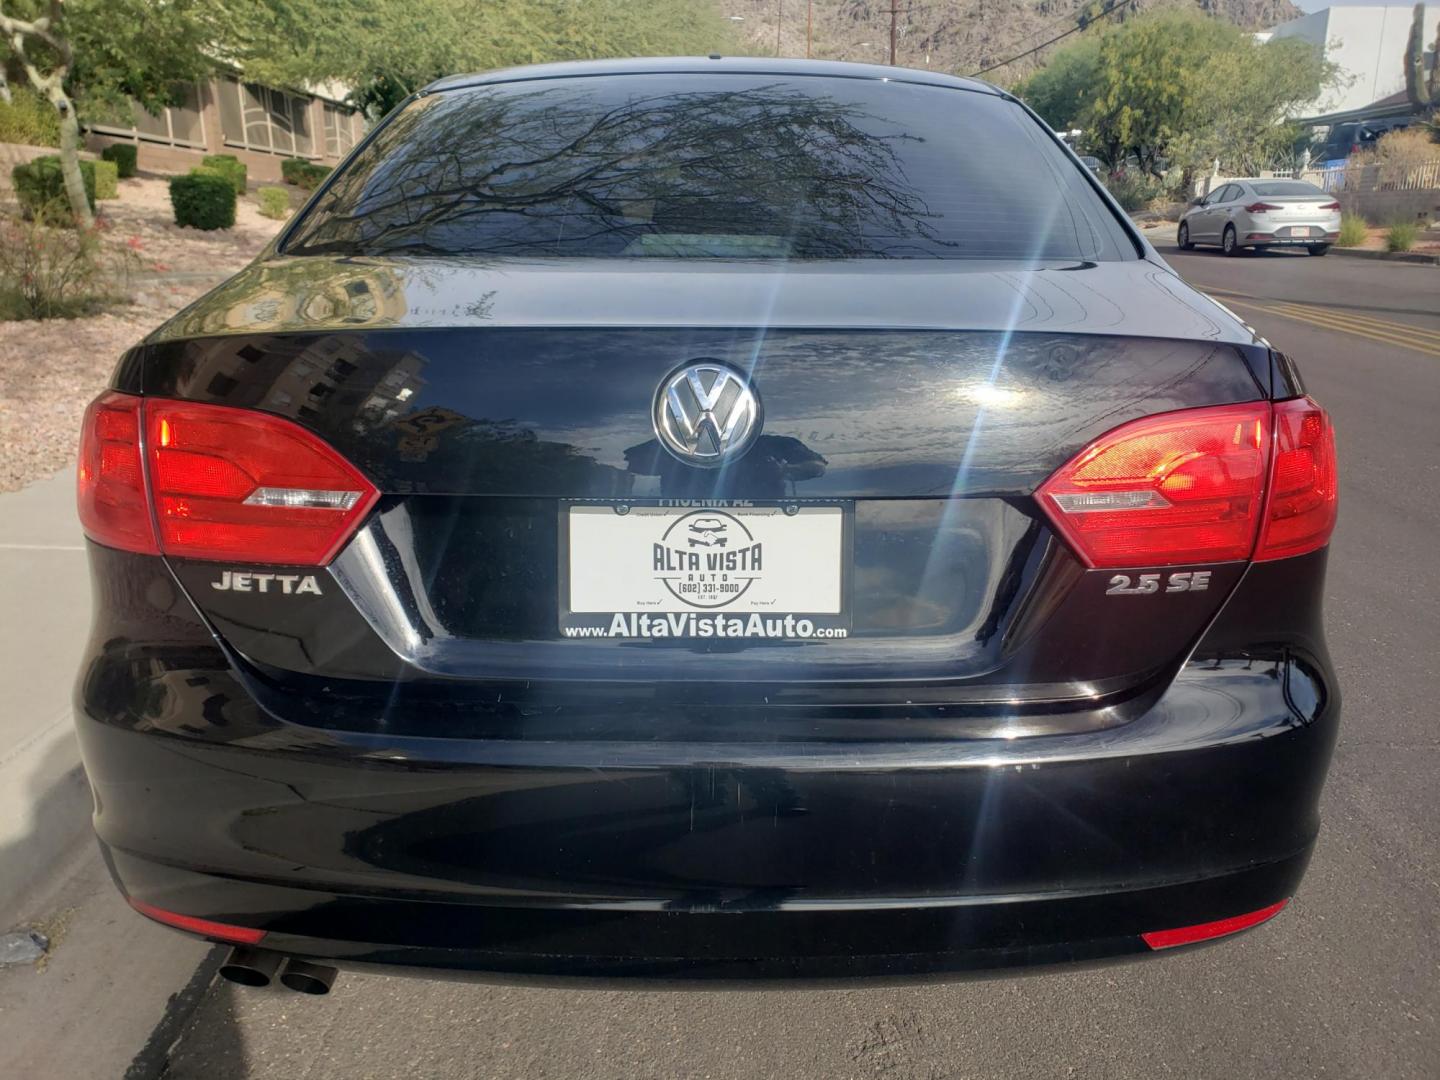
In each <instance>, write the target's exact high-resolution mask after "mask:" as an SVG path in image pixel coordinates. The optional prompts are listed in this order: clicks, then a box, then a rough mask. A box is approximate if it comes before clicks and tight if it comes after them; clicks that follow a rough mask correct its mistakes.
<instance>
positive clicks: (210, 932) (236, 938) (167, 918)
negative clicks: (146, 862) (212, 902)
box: [127, 896, 265, 945]
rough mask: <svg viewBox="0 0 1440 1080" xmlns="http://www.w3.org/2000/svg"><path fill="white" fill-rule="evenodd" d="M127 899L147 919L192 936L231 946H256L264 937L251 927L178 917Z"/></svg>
mask: <svg viewBox="0 0 1440 1080" xmlns="http://www.w3.org/2000/svg"><path fill="white" fill-rule="evenodd" d="M127 899H128V900H129V901H130V906H131V907H132V908H134V909H135V910H136V911H138V912H139V913H140V914H141V915H144V916H145V917H146V918H147V919H154V920H155V921H156V922H158V923H164V924H165V925H166V926H173V927H175V928H176V929H177V930H188V931H190V933H192V934H200V935H202V936H204V937H207V938H213V939H215V940H216V941H228V942H230V943H231V944H232V945H258V944H259V943H260V942H261V941H262V940H264V937H265V931H264V930H256V929H255V928H254V927H251V926H232V925H231V924H230V923H221V922H214V921H213V920H211V919H197V918H196V917H195V916H194V915H180V914H178V913H177V912H174V911H166V910H165V909H164V908H158V907H156V906H155V905H154V904H147V903H145V901H143V900H136V899H135V898H134V897H133V896H131V897H127Z"/></svg>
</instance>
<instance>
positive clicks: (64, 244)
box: [0, 206, 135, 319]
mask: <svg viewBox="0 0 1440 1080" xmlns="http://www.w3.org/2000/svg"><path fill="white" fill-rule="evenodd" d="M70 222H71V219H70V213H69V208H68V207H65V208H62V209H57V208H56V207H54V206H51V207H47V208H42V209H40V210H38V211H37V212H36V213H35V215H34V216H33V217H32V218H31V219H30V220H28V221H21V220H16V219H5V220H3V221H0V319H62V318H74V317H75V316H77V315H88V314H91V313H93V312H95V311H98V310H100V309H101V308H103V307H104V306H105V305H106V304H109V303H113V302H116V301H119V300H122V299H123V298H124V296H125V294H126V293H127V292H128V289H127V288H126V286H127V285H128V282H129V277H130V272H131V270H132V269H133V266H134V262H135V256H134V254H133V253H132V252H129V251H127V250H126V249H124V248H112V247H107V246H106V245H105V244H104V242H103V240H102V233H101V230H100V229H99V228H98V227H91V228H89V229H83V228H82V229H75V228H68V227H61V226H68V225H69V224H70Z"/></svg>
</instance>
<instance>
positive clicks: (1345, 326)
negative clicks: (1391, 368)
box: [1215, 289, 1440, 356]
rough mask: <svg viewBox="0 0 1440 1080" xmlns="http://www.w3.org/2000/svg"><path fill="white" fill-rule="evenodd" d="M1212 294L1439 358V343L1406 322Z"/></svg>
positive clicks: (1229, 302)
mask: <svg viewBox="0 0 1440 1080" xmlns="http://www.w3.org/2000/svg"><path fill="white" fill-rule="evenodd" d="M1215 294H1216V296H1221V297H1223V298H1224V299H1223V302H1224V303H1226V304H1230V305H1234V306H1236V307H1243V308H1249V309H1250V310H1252V311H1263V312H1265V313H1266V314H1268V315H1279V316H1280V317H1281V318H1282V319H1293V320H1294V321H1296V322H1303V323H1308V324H1310V325H1311V326H1315V327H1319V328H1320V329H1323V330H1338V331H1340V332H1341V333H1346V334H1353V335H1354V336H1356V337H1362V338H1365V339H1367V340H1369V341H1375V342H1378V343H1380V344H1382V345H1395V346H1398V347H1400V348H1402V349H1410V350H1412V351H1414V352H1418V353H1423V354H1425V355H1426V356H1440V342H1436V343H1434V344H1432V343H1431V341H1430V340H1428V335H1429V333H1430V332H1429V331H1419V333H1420V334H1423V335H1426V336H1425V337H1423V338H1421V339H1420V340H1417V339H1416V336H1415V334H1416V331H1417V328H1416V327H1412V326H1408V325H1406V324H1405V323H1387V322H1384V321H1383V320H1378V319H1376V320H1367V321H1366V322H1364V323H1361V322H1357V321H1354V320H1352V319H1351V318H1350V317H1349V316H1346V315H1338V314H1332V313H1331V311H1330V309H1324V308H1312V307H1307V306H1305V305H1303V304H1287V303H1275V302H1270V303H1264V302H1260V301H1258V300H1256V299H1254V298H1248V297H1247V298H1242V296H1241V294H1239V293H1229V292H1223V293H1222V292H1221V291H1220V290H1218V289H1217V290H1215ZM1371 323H1380V325H1379V326H1372V325H1371Z"/></svg>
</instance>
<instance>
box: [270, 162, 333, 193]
mask: <svg viewBox="0 0 1440 1080" xmlns="http://www.w3.org/2000/svg"><path fill="white" fill-rule="evenodd" d="M280 175H281V176H283V177H284V178H285V182H286V183H287V184H294V185H295V186H296V187H298V188H300V189H301V190H303V191H314V190H315V189H316V188H317V187H319V186H320V182H321V181H322V180H324V179H325V177H327V176H329V175H330V166H329V165H316V164H315V163H314V162H313V161H306V160H305V159H304V158H286V159H285V160H284V161H282V162H280Z"/></svg>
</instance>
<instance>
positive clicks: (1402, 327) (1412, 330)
mask: <svg viewBox="0 0 1440 1080" xmlns="http://www.w3.org/2000/svg"><path fill="white" fill-rule="evenodd" d="M1285 306H1287V307H1293V308H1296V309H1301V310H1308V311H1316V310H1318V311H1320V312H1321V313H1322V314H1326V315H1338V316H1343V317H1344V318H1345V319H1346V320H1347V321H1348V322H1353V323H1357V324H1359V325H1361V326H1369V327H1371V328H1372V329H1375V330H1394V331H1396V332H1398V333H1401V334H1406V335H1413V336H1415V337H1417V338H1419V339H1420V340H1421V341H1426V342H1431V341H1433V342H1435V343H1436V344H1437V345H1440V330H1427V329H1425V328H1424V327H1423V326H1412V325H1411V324H1409V323H1402V322H1391V321H1390V320H1388V319H1377V318H1374V317H1373V316H1370V315H1357V314H1356V313H1355V312H1353V311H1347V310H1346V309H1344V308H1314V307H1311V306H1310V305H1308V304H1287V305H1285Z"/></svg>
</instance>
